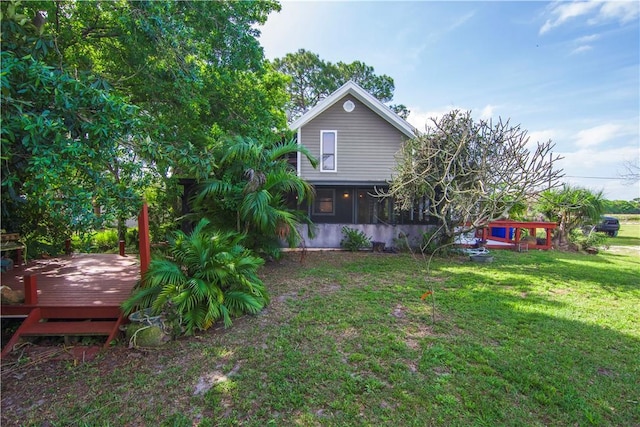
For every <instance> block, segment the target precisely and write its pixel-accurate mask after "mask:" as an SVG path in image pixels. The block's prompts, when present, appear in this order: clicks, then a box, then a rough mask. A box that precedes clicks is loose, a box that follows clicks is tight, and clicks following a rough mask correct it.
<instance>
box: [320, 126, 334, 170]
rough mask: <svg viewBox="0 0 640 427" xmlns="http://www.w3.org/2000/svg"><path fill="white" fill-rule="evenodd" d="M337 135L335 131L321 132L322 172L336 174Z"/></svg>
mask: <svg viewBox="0 0 640 427" xmlns="http://www.w3.org/2000/svg"><path fill="white" fill-rule="evenodd" d="M337 133H338V132H336V131H335V130H323V131H321V132H320V157H321V159H322V161H321V162H320V171H321V172H336V169H337V168H336V164H337V163H336V151H337V145H338V144H337V142H338V141H337V139H338V137H337Z"/></svg>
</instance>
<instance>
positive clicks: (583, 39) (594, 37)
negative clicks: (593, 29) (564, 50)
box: [575, 34, 600, 44]
mask: <svg viewBox="0 0 640 427" xmlns="http://www.w3.org/2000/svg"><path fill="white" fill-rule="evenodd" d="M599 38H600V34H591V35H588V36H582V37H578V38H577V39H576V40H575V42H576V43H577V44H584V43H591V42H593V41H596V40H598V39H599Z"/></svg>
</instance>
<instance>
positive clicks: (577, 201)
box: [537, 184, 604, 249]
mask: <svg viewBox="0 0 640 427" xmlns="http://www.w3.org/2000/svg"><path fill="white" fill-rule="evenodd" d="M537 209H538V211H540V212H541V213H542V214H544V215H545V216H546V217H547V218H548V219H549V220H551V221H555V222H557V223H558V228H557V229H556V231H555V235H554V243H555V246H556V247H558V248H561V249H565V248H566V247H568V244H569V240H570V239H569V236H570V234H571V231H572V230H574V229H577V228H579V227H582V226H583V225H585V224H588V223H592V224H595V223H596V222H597V221H598V220H599V218H600V215H602V213H603V211H604V196H603V194H602V192H601V191H600V192H592V191H590V190H587V189H584V188H579V187H573V186H570V185H566V184H565V185H564V186H563V187H562V188H561V189H554V190H547V191H544V192H542V193H541V194H540V199H539V201H538V204H537Z"/></svg>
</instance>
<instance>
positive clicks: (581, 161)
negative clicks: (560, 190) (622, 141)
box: [554, 145, 640, 200]
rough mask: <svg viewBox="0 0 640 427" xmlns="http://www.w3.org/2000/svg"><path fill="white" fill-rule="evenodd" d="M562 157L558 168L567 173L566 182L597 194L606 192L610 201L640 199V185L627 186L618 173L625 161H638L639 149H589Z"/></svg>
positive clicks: (563, 153) (568, 153)
mask: <svg viewBox="0 0 640 427" xmlns="http://www.w3.org/2000/svg"><path fill="white" fill-rule="evenodd" d="M558 154H560V155H561V156H562V157H563V159H561V160H559V161H558V162H557V163H554V165H555V166H556V167H558V168H561V169H562V170H563V172H564V174H565V178H563V182H566V183H570V184H572V185H577V186H580V187H584V188H589V189H592V190H595V191H599V190H602V191H603V193H604V196H605V197H606V198H607V199H610V200H631V199H633V198H635V197H640V188H639V187H638V186H637V185H635V186H630V185H627V184H625V182H624V180H623V179H622V178H621V177H620V175H619V173H618V172H617V170H618V169H619V166H620V165H621V164H623V162H624V161H626V160H628V159H630V158H637V156H638V147H637V146H633V145H627V146H624V147H618V148H611V149H598V150H594V149H591V148H587V149H580V150H578V151H574V152H562V153H558ZM618 178H619V179H618Z"/></svg>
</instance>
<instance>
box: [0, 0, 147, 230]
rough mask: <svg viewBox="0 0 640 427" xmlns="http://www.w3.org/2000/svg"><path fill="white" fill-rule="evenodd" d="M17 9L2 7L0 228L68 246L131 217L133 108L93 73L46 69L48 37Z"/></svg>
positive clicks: (137, 181) (135, 184)
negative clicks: (82, 233)
mask: <svg viewBox="0 0 640 427" xmlns="http://www.w3.org/2000/svg"><path fill="white" fill-rule="evenodd" d="M18 6H20V5H19V4H18V3H13V2H3V4H2V13H3V20H2V52H1V55H2V64H3V73H2V78H1V80H0V88H1V91H2V92H1V101H2V127H1V128H2V130H1V143H2V157H3V163H2V222H3V224H7V225H8V226H10V228H11V229H14V230H16V231H20V232H21V233H23V234H24V235H25V236H26V237H27V238H30V239H40V238H45V239H48V240H51V241H64V239H65V238H66V237H68V236H69V235H70V233H71V232H72V231H75V230H79V229H86V228H90V227H94V228H99V227H100V226H101V225H102V224H103V223H104V222H106V221H112V220H113V219H115V218H118V217H121V216H128V215H130V214H132V213H134V212H136V211H137V209H138V207H139V204H140V197H139V195H140V188H141V186H143V185H144V184H145V180H144V177H143V176H142V175H141V173H140V168H139V167H137V165H136V163H135V161H134V159H133V157H132V156H133V154H132V153H131V148H130V143H131V141H132V140H135V139H136V138H137V137H138V136H139V134H138V109H137V108H136V107H135V106H133V105H131V104H129V103H128V102H127V101H126V100H125V99H124V98H123V97H121V96H119V95H117V94H116V93H113V92H112V91H110V90H109V89H105V87H104V85H102V84H101V83H102V80H101V79H100V78H99V77H97V76H96V75H95V74H92V73H90V72H86V73H85V72H82V71H80V72H74V73H73V74H71V73H68V72H66V71H65V70H64V69H60V68H57V67H55V66H53V65H51V64H50V62H49V61H50V59H51V55H52V53H51V52H52V51H53V50H54V44H53V40H52V38H51V37H50V36H47V35H45V34H43V32H42V31H41V29H37V28H35V27H34V26H33V24H31V20H30V19H28V18H27V17H26V15H24V14H20V13H18V12H17V10H16V9H17V8H18ZM96 206H97V207H103V209H104V212H102V214H101V215H96V210H95V209H94V207H96Z"/></svg>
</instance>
